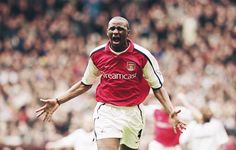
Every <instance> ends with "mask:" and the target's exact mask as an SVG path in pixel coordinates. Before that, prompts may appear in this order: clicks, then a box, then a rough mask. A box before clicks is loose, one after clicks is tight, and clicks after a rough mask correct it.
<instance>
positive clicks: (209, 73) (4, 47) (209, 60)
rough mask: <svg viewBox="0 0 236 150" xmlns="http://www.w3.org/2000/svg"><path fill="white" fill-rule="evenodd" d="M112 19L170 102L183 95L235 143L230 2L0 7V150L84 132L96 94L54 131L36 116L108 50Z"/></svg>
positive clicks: (107, 0)
mask: <svg viewBox="0 0 236 150" xmlns="http://www.w3.org/2000/svg"><path fill="white" fill-rule="evenodd" d="M116 15H121V16H124V17H126V18H127V19H128V20H129V21H130V24H131V29H132V35H131V36H132V38H133V40H134V41H135V42H136V43H139V44H140V45H142V46H144V47H146V48H148V49H149V50H150V51H151V52H152V53H153V54H154V55H155V57H156V58H157V59H158V61H159V64H160V68H161V70H162V72H163V74H164V77H165V81H166V82H165V84H166V87H167V89H168V90H169V91H170V93H171V95H172V97H173V98H176V96H177V94H178V93H183V94H184V95H185V96H186V98H187V100H189V101H190V102H191V103H193V104H194V105H195V106H197V107H200V106H202V105H205V104H207V105H209V106H210V107H211V108H213V112H214V114H215V115H216V117H217V118H219V119H220V120H221V121H222V122H223V123H224V125H225V127H226V129H227V131H228V133H229V135H230V137H231V143H230V144H232V143H233V142H232V141H233V140H234V142H235V136H236V109H235V107H236V98H235V97H236V92H235V88H236V67H235V60H236V58H235V57H236V52H235V50H236V42H235V38H236V26H235V24H236V8H235V1H233V0H198V1H194V0H133V1H127V0H1V1H0V149H3V147H5V148H6V149H7V147H8V148H13V149H14V148H15V147H18V149H20V147H21V148H23V149H44V145H45V143H46V142H47V141H52V140H55V139H59V138H61V137H63V136H65V135H66V134H68V133H69V132H71V131H73V130H75V129H76V128H79V127H80V126H81V124H82V121H83V120H82V119H81V118H82V116H84V115H88V114H91V112H92V110H93V107H94V105H95V100H94V92H95V86H94V88H93V89H92V90H90V91H89V92H87V93H86V94H84V95H83V96H80V97H77V98H75V100H72V101H70V102H68V103H66V104H63V106H61V108H60V109H59V110H58V111H57V112H56V114H55V115H54V121H53V122H52V123H45V124H43V122H42V121H41V120H38V119H36V118H35V110H36V109H37V108H38V107H39V106H40V102H39V98H49V97H55V96H57V95H60V93H62V92H63V91H65V90H66V89H68V87H70V86H71V85H72V84H73V83H75V82H76V81H78V80H80V79H81V77H82V75H83V71H84V70H85V67H86V64H87V60H88V55H89V52H90V50H92V49H93V48H94V47H96V46H98V45H99V44H103V43H104V42H106V40H107V38H106V25H107V22H108V21H109V19H110V18H111V17H112V16H116ZM150 101H152V95H150V96H149V97H148V100H147V101H146V103H149V102H150ZM151 126H152V125H150V124H147V128H148V130H147V132H146V133H145V135H144V136H145V138H143V141H142V146H141V149H143V150H145V149H146V146H147V143H148V141H149V140H150V139H152V136H153V135H152V132H151V130H150V129H151V128H150V127H151Z"/></svg>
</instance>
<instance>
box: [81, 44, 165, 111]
mask: <svg viewBox="0 0 236 150" xmlns="http://www.w3.org/2000/svg"><path fill="white" fill-rule="evenodd" d="M150 57H152V58H150ZM149 58H150V59H149ZM153 58H154V57H153V56H152V55H151V53H150V52H149V51H148V50H146V49H144V48H142V47H140V46H138V45H135V44H134V43H133V42H132V41H129V47H128V48H127V49H126V50H125V51H124V52H121V53H116V52H114V51H112V50H111V48H110V46H109V42H108V43H107V44H104V45H101V46H100V47H98V48H96V49H95V50H94V51H92V52H91V55H90V59H91V60H90V61H91V62H90V64H93V65H94V66H93V67H91V65H90V67H87V69H86V72H85V77H83V79H82V82H83V83H84V84H89V83H88V82H90V80H89V79H88V77H86V76H98V73H97V72H99V75H101V80H100V83H99V85H98V87H97V89H96V100H97V101H98V102H104V103H109V104H112V105H116V106H134V105H138V104H140V103H142V102H143V101H144V100H145V98H146V97H147V95H148V93H149V89H150V86H149V84H148V82H147V81H149V82H150V84H151V86H152V87H153V86H154V88H160V87H161V86H162V82H163V79H162V77H159V76H161V75H159V76H158V73H159V74H160V71H159V67H158V66H157V67H154V66H156V65H157V62H156V63H151V60H152V61H153ZM155 61H156V60H155ZM147 63H148V64H151V65H149V66H151V67H152V71H151V72H152V74H156V78H155V79H152V80H151V79H148V78H150V77H148V76H152V75H150V74H149V75H146V76H147V77H146V78H147V80H145V76H144V71H145V70H144V68H145V66H146V65H147ZM91 68H92V69H91ZM147 68H148V67H147ZM91 70H92V71H91ZM94 70H97V71H96V73H95V71H94ZM147 70H148V69H147ZM157 70H158V73H156V71H157ZM95 74H96V75H95ZM156 81H158V83H156ZM152 82H153V83H152ZM154 83H155V84H154Z"/></svg>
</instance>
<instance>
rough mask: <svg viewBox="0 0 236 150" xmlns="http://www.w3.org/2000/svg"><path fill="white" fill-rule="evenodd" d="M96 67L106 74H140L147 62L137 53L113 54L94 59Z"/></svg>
mask: <svg viewBox="0 0 236 150" xmlns="http://www.w3.org/2000/svg"><path fill="white" fill-rule="evenodd" d="M94 63H95V65H96V67H97V68H98V69H99V70H100V71H101V72H105V73H134V72H136V73H138V72H140V71H142V69H143V67H144V65H145V63H146V60H145V58H144V57H143V56H142V55H139V54H135V53H124V54H119V55H116V54H112V53H105V54H103V55H100V56H99V57H96V58H94Z"/></svg>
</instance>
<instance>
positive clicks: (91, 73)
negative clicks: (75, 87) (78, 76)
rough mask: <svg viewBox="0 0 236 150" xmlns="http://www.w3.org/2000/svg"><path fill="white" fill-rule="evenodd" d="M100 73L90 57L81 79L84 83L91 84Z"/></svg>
mask: <svg viewBox="0 0 236 150" xmlns="http://www.w3.org/2000/svg"><path fill="white" fill-rule="evenodd" d="M100 74H101V73H100V71H99V70H98V68H97V67H96V66H95V65H94V63H93V61H92V59H91V58H90V59H89V62H88V65H87V68H86V70H85V72H84V76H83V78H82V80H81V81H82V82H83V83H84V84H86V85H92V84H93V83H94V82H95V81H96V78H97V77H98V76H99V75H100Z"/></svg>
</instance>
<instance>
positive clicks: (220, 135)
mask: <svg viewBox="0 0 236 150" xmlns="http://www.w3.org/2000/svg"><path fill="white" fill-rule="evenodd" d="M217 123H218V130H217V131H218V132H217V135H216V139H217V143H218V144H219V145H223V144H226V143H227V142H228V140H229V137H228V134H227V132H226V130H225V128H224V125H223V124H222V123H221V122H220V121H216V123H215V124H217Z"/></svg>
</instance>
